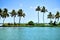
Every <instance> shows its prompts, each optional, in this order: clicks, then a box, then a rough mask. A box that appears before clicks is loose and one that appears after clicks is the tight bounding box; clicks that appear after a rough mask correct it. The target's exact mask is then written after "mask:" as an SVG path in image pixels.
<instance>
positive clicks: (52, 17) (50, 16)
mask: <svg viewBox="0 0 60 40" xmlns="http://www.w3.org/2000/svg"><path fill="white" fill-rule="evenodd" d="M35 10H36V11H38V24H39V12H43V17H42V18H43V24H44V13H45V12H48V11H47V9H46V8H45V6H43V7H42V8H41V7H40V6H37V8H36V9H35ZM48 13H49V14H48V15H47V18H49V19H50V22H51V21H52V20H51V19H54V18H55V21H56V19H58V20H57V21H59V18H60V12H59V11H57V13H56V14H55V15H54V14H52V13H51V12H48Z"/></svg>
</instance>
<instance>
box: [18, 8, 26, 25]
mask: <svg viewBox="0 0 60 40" xmlns="http://www.w3.org/2000/svg"><path fill="white" fill-rule="evenodd" d="M22 16H23V17H25V13H23V10H22V9H19V10H18V17H19V24H20V21H21V17H22Z"/></svg>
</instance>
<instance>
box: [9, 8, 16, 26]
mask: <svg viewBox="0 0 60 40" xmlns="http://www.w3.org/2000/svg"><path fill="white" fill-rule="evenodd" d="M10 14H11V17H14V25H15V17H16V15H17V13H16V11H15V10H14V9H13V10H12V12H11V13H10Z"/></svg>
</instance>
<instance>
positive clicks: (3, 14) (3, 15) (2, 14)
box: [0, 6, 60, 27]
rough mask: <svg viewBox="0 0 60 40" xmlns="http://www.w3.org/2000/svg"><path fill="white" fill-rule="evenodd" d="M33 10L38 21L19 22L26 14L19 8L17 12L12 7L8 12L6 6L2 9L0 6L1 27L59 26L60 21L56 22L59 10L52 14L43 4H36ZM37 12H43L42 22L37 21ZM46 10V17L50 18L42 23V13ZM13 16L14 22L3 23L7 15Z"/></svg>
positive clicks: (59, 15) (59, 16)
mask: <svg viewBox="0 0 60 40" xmlns="http://www.w3.org/2000/svg"><path fill="white" fill-rule="evenodd" d="M35 11H38V15H37V16H38V23H34V22H33V21H32V20H31V21H29V22H28V23H20V21H21V17H25V16H26V14H25V13H24V12H23V10H22V9H19V10H18V11H17V12H16V11H15V10H14V9H13V10H12V11H11V12H8V9H7V8H4V10H2V9H1V8H0V19H1V18H2V19H3V25H2V27H28V26H33V27H34V26H35V27H37V26H38V27H53V26H60V23H57V22H58V21H59V18H60V12H59V11H57V12H56V15H54V14H52V12H48V11H47V9H46V8H45V6H43V7H40V6H37V8H36V9H35ZM39 12H41V13H43V17H42V19H43V23H39ZM45 12H48V15H47V18H48V19H50V22H49V23H44V20H45V19H44V17H45V16H44V13H45ZM10 16H11V17H13V19H14V20H13V21H14V23H4V21H5V19H6V18H7V17H10ZM16 16H18V17H19V23H16V22H15V17H16ZM52 19H55V21H54V22H53V20H52Z"/></svg>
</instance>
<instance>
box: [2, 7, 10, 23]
mask: <svg viewBox="0 0 60 40" xmlns="http://www.w3.org/2000/svg"><path fill="white" fill-rule="evenodd" d="M6 17H9V14H8V10H7V9H6V8H4V10H3V12H2V18H3V24H4V21H5V19H6Z"/></svg>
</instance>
